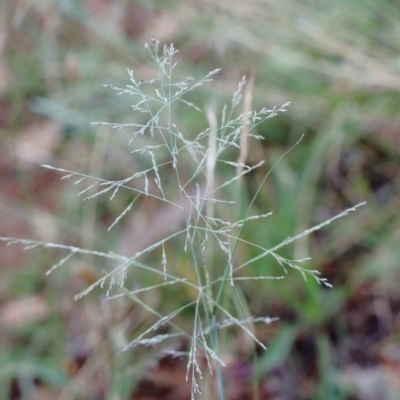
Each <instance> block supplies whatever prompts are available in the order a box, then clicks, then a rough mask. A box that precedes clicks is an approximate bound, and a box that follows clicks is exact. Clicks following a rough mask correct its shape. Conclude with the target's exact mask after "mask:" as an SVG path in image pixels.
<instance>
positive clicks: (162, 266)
mask: <svg viewBox="0 0 400 400" xmlns="http://www.w3.org/2000/svg"><path fill="white" fill-rule="evenodd" d="M146 48H147V50H148V53H149V55H150V57H151V58H152V60H153V62H154V63H155V64H156V66H157V68H158V76H157V77H155V78H154V79H152V80H146V81H142V80H140V78H138V77H136V75H135V74H134V72H133V71H132V70H128V75H129V84H127V85H126V86H124V87H117V86H114V85H105V86H106V87H107V88H110V89H111V90H114V91H116V93H117V95H122V96H130V97H131V98H132V99H133V104H132V110H133V111H134V112H135V113H136V115H137V117H136V119H135V120H134V121H133V122H131V123H124V122H121V123H118V122H102V121H101V122H94V123H93V125H94V126H108V127H111V128H112V129H113V130H115V131H117V132H119V131H126V132H129V135H130V140H129V142H128V143H127V145H129V148H130V149H131V150H130V152H131V153H132V156H133V157H137V158H138V159H139V160H140V163H139V164H140V165H142V166H143V169H141V170H140V171H135V172H133V173H132V175H130V176H128V177H126V178H124V179H121V180H115V181H110V180H105V179H102V178H100V177H95V176H90V175H87V174H85V173H83V172H77V171H72V170H67V169H63V168H59V167H54V166H49V165H43V167H44V168H47V169H53V170H56V171H58V172H60V173H61V174H62V175H63V176H62V179H69V180H74V183H73V184H74V185H79V186H82V190H81V191H80V193H79V195H80V196H81V197H82V198H83V200H87V201H90V200H92V199H95V198H97V197H98V196H105V195H108V196H110V199H111V200H113V199H114V198H115V196H117V195H118V192H119V191H123V190H125V191H130V192H132V194H133V200H132V201H131V202H130V204H129V205H128V206H127V207H126V208H125V210H124V211H122V212H121V213H120V214H119V215H118V216H117V218H116V219H115V220H114V221H113V222H112V223H111V224H110V226H109V228H108V230H111V229H113V228H114V227H115V226H116V225H117V224H118V223H119V222H120V221H121V219H122V218H124V217H125V216H126V215H127V214H128V213H129V212H131V211H133V210H134V207H135V203H136V202H139V201H146V198H154V199H156V200H157V201H159V202H160V203H165V204H168V205H169V206H172V207H174V208H177V209H179V210H180V212H181V213H182V214H183V216H184V221H185V224H184V226H183V227H182V228H181V229H179V230H177V231H176V232H174V233H172V234H170V235H168V236H166V237H164V238H163V239H162V240H159V241H157V242H155V243H153V244H152V245H150V246H148V247H147V248H144V249H142V250H140V251H138V252H137V253H136V254H135V255H134V256H132V257H128V256H126V255H123V254H116V253H113V252H109V251H107V250H105V251H93V250H89V249H84V248H81V247H75V246H69V245H62V244H56V243H49V242H40V241H35V240H25V239H24V240H23V239H16V238H7V237H3V238H1V240H2V241H5V242H6V243H7V245H15V244H21V245H23V248H24V250H29V249H33V248H38V247H44V248H55V249H59V250H61V251H63V252H65V253H66V254H65V256H63V257H62V258H61V259H60V261H59V262H57V263H56V264H55V265H53V266H52V267H51V268H50V269H49V270H48V272H47V274H50V273H52V272H54V271H55V270H56V269H58V268H60V267H61V266H63V265H64V264H66V263H67V262H68V261H70V260H71V259H72V258H73V257H76V256H79V255H85V254H86V255H91V256H92V257H99V258H103V259H106V260H110V261H111V262H112V263H113V264H111V265H110V266H109V270H108V271H106V272H104V274H103V276H102V277H101V278H100V279H98V280H97V281H96V282H95V283H93V284H92V285H90V286H88V287H87V288H86V289H85V290H84V291H82V292H81V293H79V294H77V295H76V297H75V299H76V300H79V299H81V298H82V297H83V296H86V295H88V294H89V293H90V292H91V291H92V290H93V289H95V288H96V287H100V288H104V290H105V292H106V297H107V298H108V300H110V301H114V300H117V299H120V298H122V297H125V298H128V299H131V300H132V301H134V302H136V303H137V304H139V305H141V306H142V307H144V308H145V309H146V310H147V311H148V312H149V313H150V314H152V315H154V316H155V317H156V322H155V323H154V324H152V325H151V326H150V327H148V328H147V329H144V330H143V331H142V332H141V333H140V334H139V335H138V336H137V337H135V338H134V339H132V340H131V341H129V343H128V344H127V345H126V346H125V347H123V348H122V349H121V351H128V350H132V349H134V348H136V347H138V346H154V345H157V346H159V345H161V344H165V343H170V342H173V341H174V340H176V339H177V337H183V338H186V340H188V342H189V343H190V344H189V346H188V351H186V352H182V351H179V352H178V351H175V350H170V349H165V348H163V349H162V350H161V351H165V352H166V353H167V354H171V355H175V356H182V355H183V356H185V357H187V376H186V379H187V380H190V382H191V394H192V399H194V398H195V397H196V395H197V394H199V393H201V391H202V383H201V379H202V377H203V375H204V374H206V370H207V371H208V373H209V374H210V375H213V374H216V377H217V379H216V381H217V386H218V398H219V399H224V398H225V391H224V382H223V373H222V368H223V366H224V360H223V359H222V358H221V354H220V350H219V349H220V344H221V343H220V342H221V332H222V331H223V330H226V329H231V330H232V329H240V330H243V331H244V332H245V333H246V335H248V336H249V337H250V338H251V339H252V340H253V341H254V343H255V344H256V345H257V346H259V347H260V348H263V349H266V345H265V343H263V342H262V341H260V340H259V339H258V338H257V336H256V334H255V330H254V329H253V326H254V324H269V323H271V322H273V321H276V319H277V318H273V317H269V316H253V315H246V312H244V309H245V308H246V307H245V305H244V304H243V301H242V300H240V296H239V294H238V285H240V283H241V282H242V281H246V280H248V281H251V280H281V279H284V278H285V277H286V276H287V274H288V273H289V270H294V271H297V272H298V273H299V274H300V275H301V277H302V278H303V279H304V280H307V279H313V280H315V281H316V282H317V283H318V284H320V285H324V286H326V287H331V285H330V283H329V282H328V281H327V279H325V278H323V277H321V276H320V273H319V272H318V271H317V270H315V269H309V268H306V267H304V266H303V265H304V264H305V263H307V262H308V261H309V258H303V259H298V260H292V259H288V258H286V257H283V256H282V255H280V254H279V250H280V249H281V248H283V247H284V246H288V245H289V244H291V243H293V242H295V241H296V240H298V239H300V238H303V237H305V236H307V235H309V234H311V233H313V232H315V231H316V230H319V229H322V228H323V227H325V226H326V225H328V224H330V223H331V222H333V221H334V220H336V219H338V218H342V217H344V216H346V215H348V214H349V213H350V212H352V211H355V210H356V209H357V208H358V207H360V206H361V205H362V204H364V203H360V204H357V205H355V206H354V207H351V208H349V209H346V210H345V211H343V212H342V213H339V214H338V215H336V216H334V217H332V218H330V219H328V220H326V221H324V222H322V223H320V224H318V225H316V226H314V227H311V228H309V229H307V230H305V231H303V232H300V233H297V234H295V235H293V236H289V237H288V238H287V239H285V240H283V241H282V242H281V243H279V244H277V245H275V246H274V247H272V248H265V247H263V246H262V245H260V244H258V243H255V242H250V241H247V240H245V239H244V238H242V230H243V227H244V226H245V225H250V226H251V224H253V225H254V229H257V224H266V223H268V217H269V216H270V215H271V214H272V212H271V211H270V210H263V211H262V212H261V213H259V214H255V215H253V211H254V202H255V199H256V197H257V195H258V194H259V192H260V189H261V187H262V185H263V184H264V183H265V181H266V179H267V178H268V176H269V174H270V172H271V170H272V169H273V168H275V166H276V165H277V164H278V163H279V161H280V160H281V159H282V157H284V156H285V155H286V154H287V153H288V152H289V151H290V149H289V150H288V151H287V152H286V153H285V154H284V155H283V156H282V157H281V158H280V159H279V160H278V161H277V162H276V163H275V164H274V165H273V166H272V168H271V169H270V171H269V172H268V173H267V174H266V175H265V177H264V179H263V180H262V182H261V184H260V186H259V187H258V189H257V190H256V192H255V194H254V196H253V197H252V198H251V199H250V201H249V202H248V204H244V201H243V198H242V195H241V193H242V191H243V186H242V183H241V182H242V181H243V179H244V178H245V176H246V175H247V174H249V173H252V171H253V170H255V169H256V168H260V167H262V165H263V162H260V163H258V164H254V165H251V164H250V163H248V162H247V151H248V150H247V149H248V143H249V141H260V140H262V139H263V136H260V135H258V134H257V126H258V125H259V124H261V123H264V122H265V121H266V120H268V119H271V118H273V117H276V116H278V115H279V114H281V113H284V112H286V110H287V107H288V106H289V103H288V102H287V103H285V104H283V105H281V106H276V107H273V108H262V109H261V110H259V111H250V110H249V101H246V99H245V101H244V103H245V105H244V111H243V112H240V107H241V104H242V97H243V93H244V90H245V87H246V84H247V80H246V77H243V78H242V80H241V81H240V82H239V84H238V87H237V90H236V91H235V92H234V94H233V97H232V100H231V102H230V104H225V105H224V106H223V107H222V109H221V110H220V111H218V110H217V109H216V108H215V107H212V106H209V107H208V108H207V109H206V111H205V116H204V118H205V120H207V121H208V124H209V127H208V128H207V129H205V130H203V131H201V132H196V133H195V134H192V133H187V132H181V131H180V127H179V121H175V120H174V118H173V117H174V113H173V108H174V107H175V106H177V105H178V104H180V105H183V106H185V107H189V108H193V109H195V110H196V111H197V112H199V113H203V111H202V109H200V108H199V107H198V105H195V104H193V103H192V102H190V94H191V92H193V91H194V90H196V89H197V88H199V87H200V86H202V85H205V84H207V83H209V82H210V81H212V79H213V77H215V76H216V75H217V74H218V73H219V72H220V70H219V69H215V70H213V71H211V72H210V73H208V74H207V75H206V76H204V78H202V79H200V80H198V81H195V80H193V79H191V78H186V79H183V80H176V79H175V72H176V71H175V69H176V67H177V63H176V62H175V61H174V56H175V55H176V53H177V50H176V49H175V48H174V46H173V45H172V44H171V45H164V46H163V47H162V48H160V45H159V42H158V41H156V40H152V42H151V43H150V44H148V45H146ZM252 79H253V78H251V80H252ZM245 97H246V96H245ZM144 140H145V142H146V145H144V146H142V145H140V146H139V147H137V143H140V144H142V143H143V141H144ZM300 140H301V137H300V138H298V141H297V142H296V143H295V144H294V146H296V145H297V144H298V143H299V141H300ZM294 146H293V147H294ZM293 147H292V148H293ZM221 170H224V175H223V176H224V178H223V180H221V179H220V176H221V175H220V174H219V172H220V171H221ZM226 171H228V172H226ZM227 176H229V177H228V178H227ZM235 188H236V190H235ZM93 191H94V192H93ZM177 193H178V194H179V196H178V197H177V196H176V194H177ZM177 198H178V199H179V200H178V201H177V200H176V199H177ZM143 234H144V235H145V234H146V232H143ZM239 244H243V245H246V246H251V247H253V248H254V249H255V250H256V251H257V252H258V255H256V256H255V257H253V258H251V259H249V260H245V261H243V262H240V261H239V260H237V257H235V254H236V249H237V246H238V245H239ZM177 246H179V247H181V248H183V249H184V251H185V252H186V253H187V254H188V257H189V258H188V259H190V263H189V265H187V268H188V270H189V269H190V270H193V271H194V274H192V273H190V274H189V273H188V274H187V275H182V274H181V273H177V271H176V270H175V268H174V257H173V255H172V253H173V251H172V250H171V249H174V248H175V247H177ZM150 253H154V254H155V255H156V256H158V257H160V262H159V265H158V266H157V265H154V264H150V265H149V264H147V263H146V260H145V258H146V256H147V255H148V254H150ZM265 257H272V259H273V260H275V261H276V264H277V266H278V267H279V268H280V269H281V271H282V272H281V273H280V274H278V273H276V271H265V274H261V275H256V276H251V275H250V276H248V275H245V274H242V273H239V271H241V272H243V271H242V270H243V269H244V268H246V267H248V266H249V265H250V264H252V263H254V262H256V261H258V260H260V259H262V258H265ZM139 270H142V271H145V272H146V273H147V274H151V275H153V276H154V280H153V282H154V283H153V284H152V285H149V286H142V287H140V288H134V289H133V288H132V276H134V275H135V271H139ZM178 272H181V270H180V271H178ZM192 276H194V277H195V279H192ZM182 285H186V286H188V287H190V288H191V289H192V290H193V291H194V292H195V293H196V295H195V299H194V300H193V301H191V302H188V303H187V304H185V305H183V306H181V307H179V308H178V309H175V310H170V311H169V313H167V314H165V315H164V314H162V313H160V311H159V310H157V309H155V308H153V307H151V306H150V305H149V304H147V303H146V302H144V301H143V299H142V297H141V294H142V293H143V292H146V291H151V290H154V289H157V288H161V287H164V286H174V287H176V292H177V293H179V290H180V289H179V287H180V286H182ZM235 302H236V303H235ZM235 304H236V306H235ZM237 304H239V306H237ZM187 311H190V312H191V313H192V315H193V323H192V329H191V331H187V330H185V329H183V328H182V327H181V326H179V325H178V324H177V323H176V317H177V316H178V315H179V314H181V313H183V312H187ZM205 366H206V367H205Z"/></svg>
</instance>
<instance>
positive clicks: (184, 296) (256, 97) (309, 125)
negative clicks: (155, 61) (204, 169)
mask: <svg viewBox="0 0 400 400" xmlns="http://www.w3.org/2000/svg"><path fill="white" fill-rule="evenodd" d="M399 34H400V4H399V2H397V1H395V0H380V1H374V0H359V1H356V2H355V1H354V2H353V1H344V0H337V1H317V0H308V1H307V0H303V1H300V0H299V1H296V0H258V1H257V0H248V1H246V2H243V1H239V0H229V1H228V0H226V1H225V0H219V1H211V0H202V1H195V0H192V1H179V0H177V1H163V2H157V1H151V0H146V1H145V0H143V1H140V0H137V1H134V0H132V1H129V0H41V1H36V2H35V1H29V0H3V1H2V2H1V4H0V140H1V147H0V152H1V156H0V171H1V175H0V185H1V191H0V220H1V224H0V235H1V236H12V237H22V238H33V239H36V240H43V241H50V242H57V243H67V244H70V245H77V246H81V247H85V248H89V249H96V250H102V251H115V252H122V253H124V254H127V255H132V254H133V253H135V251H137V250H139V249H141V248H143V247H145V246H146V245H149V244H151V243H153V242H154V241H155V240H159V239H160V238H161V237H163V236H165V232H166V229H170V227H171V225H172V226H176V227H179V226H180V225H181V223H182V221H180V220H179V217H173V218H171V214H170V212H169V211H168V210H164V209H163V208H159V207H158V204H157V202H154V201H151V200H149V199H146V201H142V202H139V203H138V204H137V205H136V206H135V209H134V210H133V212H132V213H131V214H130V215H129V216H127V217H126V218H125V219H124V220H122V221H121V223H120V225H119V226H117V227H116V228H115V229H113V230H112V231H111V232H109V233H107V227H108V226H109V225H110V223H111V222H112V221H113V220H114V219H115V217H116V216H117V215H118V214H119V213H121V212H122V211H123V210H124V208H125V207H126V206H127V205H128V204H129V203H130V201H131V200H132V198H131V197H130V196H129V194H126V193H124V192H121V193H120V194H119V195H118V196H116V198H115V199H114V200H113V201H112V202H111V201H109V198H108V197H104V198H103V197H99V198H97V200H93V201H92V202H82V201H81V198H78V197H77V196H76V195H77V193H78V192H79V190H81V189H79V188H77V187H76V186H71V184H70V182H68V181H60V179H59V178H60V175H59V174H58V173H56V172H55V171H51V170H46V169H43V168H41V167H40V165H41V164H51V165H54V166H57V167H60V168H66V169H71V170H76V171H82V172H85V173H88V174H89V175H94V176H103V177H106V178H107V179H121V178H124V177H126V176H128V174H132V171H133V170H136V169H137V164H136V161H135V159H134V158H133V157H132V155H130V154H129V152H128V151H127V148H126V141H127V136H126V134H120V133H118V132H115V131H110V130H109V129H107V128H104V127H102V128H99V129H97V130H96V131H95V130H94V129H93V128H92V127H91V126H90V123H91V122H92V121H99V120H100V121H133V120H134V118H135V115H134V114H133V113H132V112H131V111H130V108H129V104H130V103H129V99H127V98H123V96H120V97H116V96H115V95H114V93H111V92H109V91H107V90H105V89H104V88H103V87H102V84H104V83H112V84H115V85H117V86H118V85H124V84H125V82H126V81H127V74H126V68H127V67H128V68H130V69H133V70H134V71H135V75H136V76H138V77H140V78H143V79H148V78H151V77H154V76H155V75H156V73H157V71H156V70H155V69H154V66H153V65H152V64H151V63H150V60H149V58H148V56H147V53H146V51H145V50H144V48H143V44H144V43H145V42H147V41H149V40H150V39H151V37H152V36H154V37H156V38H158V39H159V40H160V41H161V42H162V43H170V42H173V43H174V45H175V47H176V48H178V49H179V50H180V52H179V54H178V61H179V71H180V72H179V74H181V75H182V77H186V76H188V75H190V76H193V77H195V78H198V77H201V76H204V75H205V74H206V73H207V72H209V71H210V70H212V69H215V68H217V67H222V68H223V70H222V72H221V74H219V75H218V76H217V77H216V78H215V82H214V83H212V84H211V85H208V86H202V87H201V90H200V91H198V92H196V93H193V94H192V96H191V98H190V101H192V102H194V103H196V104H197V105H198V106H200V108H204V107H205V106H206V105H207V104H216V105H217V108H218V109H221V108H222V105H223V103H224V102H226V101H227V99H228V98H229V97H230V96H231V94H232V93H233V91H234V90H235V88H236V85H237V82H238V81H239V80H240V78H241V77H242V75H243V74H247V75H248V76H251V77H254V90H253V101H252V102H253V108H255V109H260V108H262V107H267V108H272V107H273V106H274V105H278V106H279V105H281V104H283V103H284V102H286V101H291V102H292V103H291V106H290V107H289V110H288V112H287V113H286V114H284V115H283V114H281V115H279V116H278V117H275V118H273V119H272V120H269V121H268V122H267V123H266V124H265V126H264V125H263V126H260V128H259V129H258V134H260V135H263V136H264V137H265V140H264V141H263V142H262V146H261V145H260V146H258V147H257V146H256V147H254V148H251V149H250V154H249V162H250V163H253V164H256V163H257V162H258V161H260V160H265V161H266V164H265V165H264V167H263V168H261V169H260V171H259V172H254V173H253V174H249V175H247V176H246V180H245V190H244V191H243V196H244V199H248V198H249V197H250V196H251V195H252V194H254V192H255V190H256V188H257V185H258V184H259V183H260V182H261V180H262V178H263V176H264V175H265V173H266V172H267V171H268V169H269V167H271V166H272V165H273V164H274V163H275V162H276V161H277V159H278V158H279V157H280V156H282V154H284V153H285V151H287V150H288V149H289V148H290V147H291V146H292V145H293V144H294V143H295V142H296V141H297V140H298V139H299V138H300V136H301V135H302V134H304V135H305V136H304V139H303V140H302V141H301V143H300V144H299V145H298V146H297V147H295V148H294V149H293V150H292V151H291V152H290V153H289V155H287V156H286V157H285V158H284V159H283V160H282V161H281V162H280V163H279V165H278V166H277V168H275V169H274V170H273V172H272V174H271V176H270V179H269V180H268V181H267V183H266V184H265V185H264V187H263V189H262V191H261V193H260V196H259V197H258V198H257V201H256V205H255V207H256V209H257V210H258V211H259V212H261V213H264V212H268V211H273V212H274V215H273V217H271V218H269V219H268V220H266V221H263V222H259V223H253V224H252V225H251V226H249V228H247V229H246V230H245V232H244V236H245V237H246V239H247V240H251V241H256V242H257V243H260V244H262V246H264V247H267V248H269V247H272V246H274V245H275V244H277V243H279V242H280V241H282V240H283V239H285V238H286V237H287V236H289V235H293V234H294V233H296V232H300V231H302V230H304V229H306V228H307V227H309V226H311V225H314V224H318V223H320V222H322V221H324V220H326V219H328V218H330V217H332V216H333V215H335V214H337V213H339V212H340V211H342V210H344V209H346V208H348V207H351V206H353V205H355V204H357V203H359V202H361V201H367V205H366V206H364V207H363V208H362V209H360V210H358V211H357V212H356V213H354V214H351V215H349V216H348V217H346V218H344V219H342V220H339V221H337V222H336V223H334V224H332V225H330V226H328V227H327V228H326V229H324V230H323V232H321V231H319V232H317V233H315V234H313V235H311V236H309V237H308V238H306V239H304V240H301V241H298V242H296V243H295V244H294V245H293V246H288V248H284V249H282V254H283V255H285V256H286V257H288V258H303V257H307V256H311V257H312V261H311V262H310V263H309V267H312V268H316V269H318V270H319V271H321V273H322V275H323V276H325V277H327V278H328V279H329V281H330V282H331V283H332V284H333V285H334V288H333V289H329V290H327V289H326V288H323V287H319V286H318V285H316V284H315V282H312V281H310V282H304V281H302V280H301V279H300V277H299V275H298V274H290V275H289V277H288V278H287V279H285V280H283V281H272V282H270V283H267V282H265V281H261V282H259V281H255V282H254V281H253V282H252V283H251V284H250V283H246V284H244V285H242V292H241V293H242V295H243V298H244V299H245V300H246V302H247V304H248V307H249V310H250V311H251V313H252V314H254V315H257V316H258V315H269V316H278V317H279V318H280V321H279V322H276V323H274V324H272V325H268V326H265V327H260V329H258V330H257V335H258V337H259V338H260V339H261V340H262V341H265V342H266V343H267V346H268V348H269V351H267V352H265V353H262V352H260V353H259V354H258V356H257V362H256V363H253V357H252V352H251V346H249V344H248V343H247V339H246V337H244V336H243V335H241V334H240V333H238V335H234V336H228V337H226V340H224V341H223V343H222V347H221V354H222V357H223V358H224V359H225V361H226V363H227V367H226V368H225V370H224V376H225V380H226V388H227V392H228V397H229V399H253V398H257V397H254V396H255V395H254V392H256V393H257V395H258V398H259V399H274V400H278V399H279V400H283V399H323V400H333V399H362V400H370V399H371V400H374V399H381V400H385V399H388V400H389V399H390V400H392V399H393V400H394V399H398V398H399V396H400V395H399V393H400V380H399V379H398V377H399V376H400V333H399V332H400V319H399V315H400V314H399V313H400V292H399V289H398V287H399V282H400V269H399V263H400V250H399V239H400V229H399V210H400V192H399V186H400V170H399V164H400V150H399V149H400V131H399V126H400V113H399V104H400V102H399V100H400V96H399V92H400V56H399V51H400V42H399V41H398V37H399ZM176 120H177V121H179V123H180V127H181V130H182V131H184V132H187V134H188V135H192V134H193V135H194V134H196V133H199V132H200V131H201V130H204V128H205V127H206V120H205V118H204V116H203V115H202V114H200V113H197V112H196V111H195V110H194V111H193V112H192V111H188V110H187V109H179V108H178V109H177V110H176ZM246 201H247V200H246ZM168 251H170V252H172V253H173V257H174V263H175V266H174V268H176V269H185V270H186V269H187V263H188V258H187V256H186V255H185V254H184V253H183V251H182V250H179V249H168ZM253 255H254V254H253V253H252V249H248V248H245V247H240V248H239V254H238V257H239V258H240V259H243V260H245V259H247V258H250V257H252V256H253ZM59 259H60V253H59V252H55V251H53V252H52V251H49V250H46V249H35V250H32V251H26V252H24V251H22V249H21V247H18V246H8V247H6V246H2V247H1V251H0V274H1V279H0V327H1V328H0V392H1V393H0V398H1V399H7V400H9V399H12V400H17V399H24V400H25V399H29V400H32V399H44V400H46V399H62V400H66V399H90V400H101V399H107V400H108V399H110V400H111V399H113V400H114V399H115V400H117V399H118V400H119V399H121V400H123V399H147V400H149V399H187V398H189V397H188V396H189V394H188V393H189V389H188V387H187V385H186V384H185V362H184V361H183V362H182V361H180V360H178V359H173V358H168V357H165V356H162V355H161V354H160V353H159V352H158V351H157V349H143V350H140V351H135V352H132V353H129V352H127V353H123V354H116V351H117V349H118V348H120V346H121V345H122V344H123V335H122V333H121V332H126V331H128V332H130V333H131V334H132V335H135V332H140V330H141V329H142V327H143V326H146V325H147V324H148V320H149V318H150V319H151V316H149V315H148V313H147V312H146V311H145V310H144V309H143V308H141V307H140V306H135V305H134V304H130V303H126V304H125V303H119V304H118V305H113V304H112V303H111V302H106V301H104V299H103V297H102V296H104V294H102V292H101V291H100V290H99V291H98V292H93V293H91V295H90V296H88V297H87V298H84V299H82V300H80V301H78V302H74V301H73V296H74V295H75V294H76V293H78V292H79V291H81V290H83V289H84V288H85V287H86V286H87V285H88V284H90V283H91V282H93V281H94V280H95V279H97V278H98V277H99V276H100V274H101V271H102V268H103V267H104V266H103V265H100V264H98V260H96V259H92V258H90V257H86V258H83V257H82V258H81V259H74V261H73V262H70V263H69V264H66V265H65V266H63V268H62V269H60V271H58V272H57V273H55V274H53V275H51V276H50V277H46V276H45V272H46V270H47V269H48V268H49V267H51V266H52V265H53V264H54V263H55V262H57V261H58V260H59ZM148 261H149V262H152V259H150V260H148ZM154 262H159V261H157V259H156V258H154ZM270 267H271V266H270V265H269V264H268V262H267V261H265V260H260V261H259V262H258V263H254V265H253V266H252V267H251V268H249V271H248V273H249V274H251V273H254V274H256V273H259V272H260V271H264V270H265V268H270ZM271 268H272V267H271ZM135 279H138V281H140V279H149V278H148V277H146V276H143V277H141V276H139V277H135ZM192 296H193V293H190V292H185V290H182V292H181V293H179V296H177V295H176V293H175V292H174V291H173V290H170V291H166V292H163V293H161V291H159V292H158V291H152V292H151V295H144V296H143V297H142V300H143V301H145V302H148V303H149V304H151V305H152V306H153V307H155V308H160V309H162V308H163V307H164V306H165V300H164V299H165V298H168V299H170V300H169V302H170V303H171V304H172V303H174V304H175V305H176V306H179V305H182V304H185V303H186V302H187V301H188V299H191V298H192ZM187 318H188V319H187V322H186V321H185V316H184V315H183V316H182V317H181V319H182V320H181V324H183V325H185V323H187V326H188V327H189V326H190V320H191V316H187ZM186 345H187V343H183V342H182V343H181V342H179V343H176V346H177V348H178V349H179V348H182V349H184V348H185V346H186ZM254 387H256V390H255V391H253V388H254Z"/></svg>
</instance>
